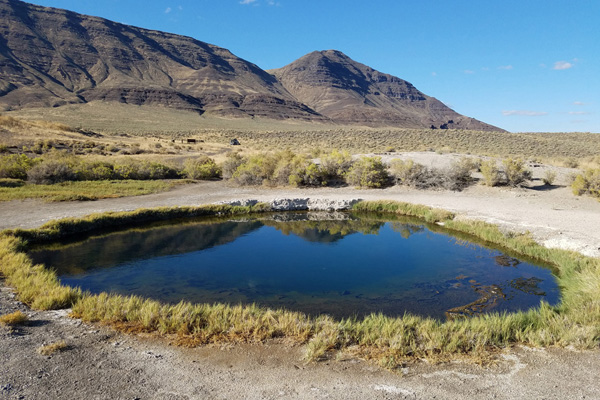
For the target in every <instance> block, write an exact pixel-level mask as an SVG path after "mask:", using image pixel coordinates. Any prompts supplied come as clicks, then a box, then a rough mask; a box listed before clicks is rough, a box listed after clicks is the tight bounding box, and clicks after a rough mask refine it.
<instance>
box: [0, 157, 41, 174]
mask: <svg viewBox="0 0 600 400" xmlns="http://www.w3.org/2000/svg"><path fill="white" fill-rule="evenodd" d="M37 162H38V161H37V160H35V159H33V158H30V157H27V156H26V155H25V154H12V155H8V156H1V157H0V178H12V179H27V171H29V169H31V168H32V167H33V166H34V165H35V164H36V163H37Z"/></svg>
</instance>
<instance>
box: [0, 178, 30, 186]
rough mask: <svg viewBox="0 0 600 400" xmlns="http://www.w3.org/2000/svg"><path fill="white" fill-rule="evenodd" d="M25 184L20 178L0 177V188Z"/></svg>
mask: <svg viewBox="0 0 600 400" xmlns="http://www.w3.org/2000/svg"><path fill="white" fill-rule="evenodd" d="M24 185H25V181H24V180H22V179H13V178H0V188H3V187H4V188H14V187H21V186H24Z"/></svg>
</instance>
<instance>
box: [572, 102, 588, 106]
mask: <svg viewBox="0 0 600 400" xmlns="http://www.w3.org/2000/svg"><path fill="white" fill-rule="evenodd" d="M573 104H575V105H576V106H585V103H584V102H583V101H574V102H573Z"/></svg>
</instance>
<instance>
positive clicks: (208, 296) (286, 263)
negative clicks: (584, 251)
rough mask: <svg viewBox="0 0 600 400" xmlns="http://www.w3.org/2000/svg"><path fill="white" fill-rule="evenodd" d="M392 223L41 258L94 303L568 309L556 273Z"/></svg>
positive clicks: (232, 233) (348, 218)
mask: <svg viewBox="0 0 600 400" xmlns="http://www.w3.org/2000/svg"><path fill="white" fill-rule="evenodd" d="M323 218H326V219H323ZM332 218H333V219H332ZM390 218H391V217H389V216H387V217H385V218H384V217H379V216H374V215H349V214H342V213H336V214H327V215H322V214H319V215H316V214H311V213H286V214H278V215H263V216H259V217H256V218H247V219H245V220H218V219H217V220H210V221H208V220H206V219H205V220H197V221H178V222H176V223H174V224H173V223H172V224H170V225H164V224H162V225H160V224H159V225H154V226H145V227H141V228H137V229H134V230H127V231H120V232H112V233H104V234H102V235H98V236H95V237H89V238H87V239H85V240H83V241H79V242H71V243H60V244H54V245H51V246H46V247H42V248H35V249H32V251H31V252H30V256H31V257H32V258H33V260H34V262H36V263H44V264H46V265H47V266H48V267H50V268H54V269H56V271H57V273H58V275H59V277H60V279H61V281H62V282H63V283H65V284H68V285H71V286H79V287H81V288H82V289H84V290H89V291H91V292H93V293H99V292H102V291H107V292H113V293H119V294H137V295H141V296H144V297H149V298H153V299H157V300H160V301H163V302H169V303H176V302H179V301H181V300H186V301H190V302H207V303H214V302H221V303H228V304H239V303H242V304H249V303H257V304H259V305H263V306H267V307H271V308H286V309H290V310H296V311H302V312H305V313H308V314H310V315H318V314H322V313H326V314H330V315H332V316H334V317H337V318H343V317H349V316H358V317H361V316H364V315H367V314H370V313H372V312H381V313H383V314H386V315H389V316H400V315H403V314H404V313H405V312H410V313H413V314H418V315H423V316H431V317H435V318H440V319H444V318H453V317H456V316H461V315H472V314H478V313H481V312H489V311H504V310H506V311H515V310H525V309H528V308H531V307H535V306H537V305H539V303H540V301H541V300H544V301H546V302H549V303H550V304H554V303H556V302H557V301H558V299H559V289H558V287H557V284H556V281H555V279H554V277H553V275H552V272H551V270H550V269H548V268H547V267H544V266H536V265H534V264H532V263H529V262H527V260H524V259H523V258H520V259H517V258H515V255H514V254H510V253H507V252H505V251H504V252H503V251H500V250H496V249H490V248H486V247H483V246H481V245H479V244H476V243H473V242H467V241H465V238H464V237H461V238H458V237H455V236H451V235H449V234H448V233H447V232H444V230H443V228H440V227H438V226H436V225H433V226H428V225H424V224H423V223H422V222H420V221H418V220H411V219H406V218H397V219H394V220H392V221H390V220H389V219H390Z"/></svg>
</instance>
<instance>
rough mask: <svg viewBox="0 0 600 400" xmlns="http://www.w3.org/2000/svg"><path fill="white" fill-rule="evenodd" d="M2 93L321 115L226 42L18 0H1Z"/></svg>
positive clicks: (12, 99)
mask: <svg viewBox="0 0 600 400" xmlns="http://www.w3.org/2000/svg"><path fill="white" fill-rule="evenodd" d="M0 96H1V97H0V104H2V105H3V106H4V108H5V109H6V108H20V107H36V106H38V107H39V106H41V107H44V106H60V105H63V104H67V103H85V102H89V101H92V100H108V101H119V102H124V103H131V104H137V105H141V104H153V105H164V106H170V107H175V108H179V109H189V110H194V111H198V112H205V111H210V112H212V113H216V114H222V115H233V116H244V115H248V116H255V115H256V116H265V117H270V118H283V117H290V118H302V119H322V117H320V116H319V115H318V114H317V113H315V112H314V111H313V110H311V109H309V108H308V107H306V106H305V105H303V104H301V103H299V102H297V101H296V100H295V99H294V98H293V97H292V96H291V95H290V94H289V93H287V91H286V90H285V89H284V88H283V87H282V85H281V84H280V83H279V82H278V81H277V80H276V79H275V78H274V77H273V76H272V75H270V74H268V73H266V72H265V71H263V70H261V69H260V68H259V67H257V66H256V65H254V64H252V63H250V62H247V61H245V60H243V59H241V58H238V57H236V56H234V55H233V54H231V53H230V52H229V51H228V50H226V49H223V48H220V47H217V46H213V45H211V44H207V43H204V42H201V41H198V40H195V39H192V38H189V37H185V36H180V35H173V34H169V33H164V32H158V31H151V30H146V29H141V28H136V27H132V26H127V25H123V24H118V23H115V22H112V21H109V20H106V19H102V18H97V17H90V16H85V15H80V14H76V13H73V12H70V11H65V10H60V9H55V8H46V7H39V6H35V5H31V4H27V3H23V2H20V1H17V0H0Z"/></svg>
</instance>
